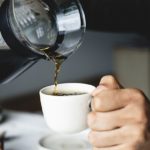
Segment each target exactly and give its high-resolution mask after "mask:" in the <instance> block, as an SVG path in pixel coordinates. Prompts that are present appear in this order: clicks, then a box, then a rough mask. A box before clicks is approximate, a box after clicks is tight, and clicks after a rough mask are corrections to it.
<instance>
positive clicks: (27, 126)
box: [0, 111, 51, 150]
mask: <svg viewBox="0 0 150 150" xmlns="http://www.w3.org/2000/svg"><path fill="white" fill-rule="evenodd" d="M4 116H5V117H6V120H5V121H4V122H2V123H1V124H0V133H1V132H3V131H5V132H6V140H5V145H4V147H5V150H37V149H38V148H37V147H38V142H39V139H40V138H42V137H43V136H46V135H48V134H49V133H50V132H51V131H50V129H48V127H47V125H46V123H45V121H44V118H43V116H42V115H41V114H38V113H28V112H15V111H4Z"/></svg>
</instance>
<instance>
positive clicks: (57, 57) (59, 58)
mask: <svg viewBox="0 0 150 150" xmlns="http://www.w3.org/2000/svg"><path fill="white" fill-rule="evenodd" d="M43 51H44V52H45V54H46V55H47V56H48V58H49V60H53V62H54V63H55V74H54V85H55V88H54V93H53V94H54V95H57V93H58V91H57V85H58V75H59V72H60V70H61V65H62V63H63V62H64V60H65V59H66V57H65V56H63V55H61V54H59V53H56V52H51V49H50V48H47V49H45V50H43Z"/></svg>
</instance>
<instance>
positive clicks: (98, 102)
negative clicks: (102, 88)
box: [93, 96, 103, 111]
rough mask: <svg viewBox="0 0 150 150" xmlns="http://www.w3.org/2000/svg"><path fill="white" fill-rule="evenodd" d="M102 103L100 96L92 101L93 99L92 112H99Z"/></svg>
mask: <svg viewBox="0 0 150 150" xmlns="http://www.w3.org/2000/svg"><path fill="white" fill-rule="evenodd" d="M102 105H103V104H102V101H101V98H100V96H99V97H98V96H96V97H95V98H94V99H93V107H94V110H96V111H99V110H100V109H101V108H102Z"/></svg>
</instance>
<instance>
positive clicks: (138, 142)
mask: <svg viewBox="0 0 150 150" xmlns="http://www.w3.org/2000/svg"><path fill="white" fill-rule="evenodd" d="M92 96H93V100H92V112H90V113H89V115H88V125H89V127H90V128H91V132H90V133H89V142H90V143H91V144H92V145H93V150H149V149H150V147H149V146H148V145H149V144H148V143H149V137H150V136H149V135H150V134H149V127H150V126H149V121H150V118H149V116H150V111H149V109H150V104H149V102H148V99H147V98H146V96H145V95H144V93H143V92H142V91H141V90H138V89H134V88H133V89H132V88H123V87H122V86H121V85H120V84H119V83H118V81H117V80H116V79H115V78H114V77H113V76H111V75H109V76H104V77H103V78H102V79H101V81H100V84H99V86H98V87H97V88H96V89H95V90H94V91H93V93H92ZM147 146H148V147H149V148H146V147H147Z"/></svg>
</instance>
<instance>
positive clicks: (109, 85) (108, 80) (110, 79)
mask: <svg viewBox="0 0 150 150" xmlns="http://www.w3.org/2000/svg"><path fill="white" fill-rule="evenodd" d="M120 88H122V86H121V84H120V83H119V82H118V81H117V79H116V78H115V77H114V76H112V75H107V76H104V77H102V78H101V81H100V83H99V86H98V87H97V88H96V89H95V90H94V91H93V92H92V95H93V96H95V95H97V94H98V93H99V92H101V91H103V90H107V89H120Z"/></svg>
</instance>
